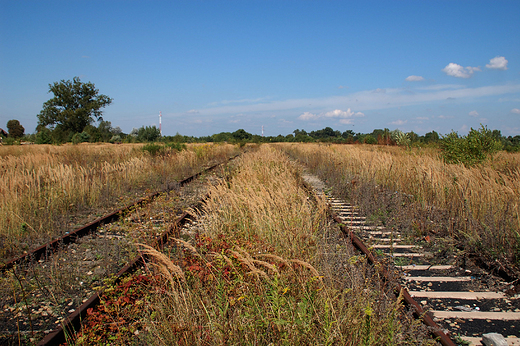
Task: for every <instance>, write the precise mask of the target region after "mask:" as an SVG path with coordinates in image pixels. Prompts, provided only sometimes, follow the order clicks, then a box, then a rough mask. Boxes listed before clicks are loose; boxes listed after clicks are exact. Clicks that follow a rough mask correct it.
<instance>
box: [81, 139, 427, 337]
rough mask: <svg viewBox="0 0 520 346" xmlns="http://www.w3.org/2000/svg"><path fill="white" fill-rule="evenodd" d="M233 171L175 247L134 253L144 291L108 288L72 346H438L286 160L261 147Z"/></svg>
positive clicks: (212, 192)
mask: <svg viewBox="0 0 520 346" xmlns="http://www.w3.org/2000/svg"><path fill="white" fill-rule="evenodd" d="M236 167H237V169H236V170H235V171H234V172H233V174H232V177H231V178H230V179H229V180H227V181H224V182H222V184H220V185H217V186H215V187H211V188H210V190H209V197H208V198H207V199H206V200H205V202H204V204H203V206H202V207H201V210H200V211H199V212H198V215H199V218H198V222H197V224H195V225H192V227H190V228H186V229H183V230H182V231H181V234H180V238H179V239H178V240H177V245H176V246H172V247H170V248H169V249H167V250H166V251H165V252H157V251H156V250H154V249H151V248H149V247H142V248H141V251H143V252H144V253H147V254H148V255H150V256H152V257H154V258H155V259H156V261H155V264H154V265H153V266H152V267H153V268H155V269H154V270H152V272H150V273H148V272H145V273H141V274H140V275H145V276H146V277H147V278H148V279H147V280H148V284H147V285H145V286H144V287H146V288H143V286H141V285H136V286H134V285H133V283H136V282H143V281H145V280H144V279H142V278H141V277H140V276H138V275H136V276H133V277H131V278H129V279H128V281H126V283H125V285H126V286H125V285H123V286H121V285H119V286H117V287H113V289H111V290H110V292H108V294H107V295H106V296H104V297H102V300H104V301H105V304H102V305H101V306H100V307H99V308H98V309H95V310H92V311H90V317H89V319H87V320H86V321H85V324H84V328H83V329H82V331H81V332H80V333H79V334H78V335H76V338H75V343H76V344H80V345H82V344H85V345H86V344H89V340H96V343H98V344H104V343H106V342H112V343H116V344H117V343H119V341H118V340H121V341H120V343H121V344H125V343H126V342H129V341H130V340H131V342H132V343H134V344H153V345H171V344H180V345H216V344H219V345H220V344H228V345H244V344H251V345H254V344H255V345H256V344H287V345H296V344H298V345H301V344H303V345H311V344H312V345H320V344H341V345H396V344H409V345H418V344H432V343H433V341H432V340H430V339H429V338H428V336H427V332H426V330H424V327H423V326H422V325H421V324H420V323H418V322H417V321H416V320H415V319H413V318H411V316H410V315H409V314H407V313H406V312H405V311H404V310H403V308H402V306H401V304H400V303H399V301H398V300H396V298H397V297H395V296H394V294H393V292H391V289H390V288H389V287H387V286H386V285H385V284H384V282H383V281H382V280H381V279H380V276H379V273H378V271H377V270H378V269H377V268H374V267H372V266H370V265H368V264H367V263H366V259H365V257H364V256H358V255H356V253H355V252H354V251H353V248H352V246H351V245H350V244H349V242H348V241H347V240H346V239H345V238H344V237H343V236H342V235H341V232H340V231H339V229H338V227H337V226H333V225H332V224H331V223H330V221H329V218H328V214H327V208H326V203H325V201H324V200H323V199H321V198H319V197H317V196H313V198H309V194H308V191H307V190H306V189H305V188H304V187H303V184H302V182H301V177H300V172H299V171H298V169H297V168H296V167H295V166H294V165H292V164H291V163H290V162H289V161H288V159H287V157H286V156H285V155H284V154H282V153H281V152H280V151H278V150H275V149H273V147H271V146H266V145H263V146H261V147H260V149H259V150H258V151H257V152H254V153H248V154H244V155H243V156H242V157H241V158H240V159H239V162H238V163H237V166H236ZM128 287H131V289H132V292H136V290H138V291H139V292H143V294H142V295H138V298H136V296H135V295H133V296H131V295H129V294H127V293H125V290H126V292H128V291H130V288H128ZM137 300H138V301H139V302H137ZM125 301H131V302H133V303H134V306H135V304H137V305H138V306H140V307H142V308H141V309H139V311H136V310H135V309H132V305H129V304H124V302H125ZM117 321H125V323H122V324H117V323H114V322H117ZM98 322H99V323H100V324H99V323H98ZM103 326H104V327H103Z"/></svg>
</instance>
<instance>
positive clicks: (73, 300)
mask: <svg viewBox="0 0 520 346" xmlns="http://www.w3.org/2000/svg"><path fill="white" fill-rule="evenodd" d="M218 166H219V165H214V166H212V167H210V168H208V169H206V170H204V171H202V172H201V173H198V174H195V175H194V176H191V177H189V178H187V179H185V180H184V181H182V182H180V183H179V184H178V185H177V187H176V188H173V189H172V190H170V191H165V192H158V193H154V194H152V195H149V196H147V197H145V198H144V199H141V200H139V201H137V202H135V203H132V204H131V205H130V206H128V207H127V208H125V210H120V211H118V212H115V213H111V214H110V215H107V216H106V217H103V218H100V219H99V220H96V221H94V222H92V223H91V224H89V225H87V226H85V227H82V228H80V229H78V230H77V231H75V232H71V233H70V234H67V235H65V236H64V237H61V238H59V239H57V240H56V241H54V242H51V243H49V244H47V245H44V246H41V247H40V248H39V249H36V250H34V251H31V252H29V253H28V254H27V255H25V256H21V257H19V258H17V259H14V260H12V261H10V262H9V263H8V264H7V265H5V266H4V267H3V268H2V272H3V273H2V276H1V277H0V280H1V284H0V287H1V290H2V292H1V294H0V296H1V298H0V303H1V304H0V308H1V309H0V326H1V328H0V345H19V344H35V343H37V342H38V340H41V339H42V338H45V336H46V335H50V334H52V333H53V331H54V330H56V328H59V329H61V326H62V321H63V320H64V319H65V317H67V316H68V315H70V314H72V315H73V314H74V313H75V312H76V310H77V308H78V307H79V306H80V305H81V304H83V303H85V302H87V301H88V300H89V298H91V299H92V296H93V294H94V293H95V291H96V289H97V287H100V286H103V280H104V278H106V277H107V276H109V275H113V274H115V273H116V272H117V271H119V270H120V269H121V267H122V266H124V265H125V264H126V263H127V262H128V261H129V260H131V259H132V258H134V257H135V256H136V254H137V253H136V252H135V247H134V245H133V243H134V242H141V243H144V244H147V243H151V242H153V240H155V239H157V238H158V236H160V235H161V234H162V233H163V230H164V229H165V228H167V225H168V224H171V223H173V222H174V221H175V220H176V219H177V218H179V217H180V216H181V214H182V213H183V210H184V209H186V208H187V207H190V206H193V205H194V203H196V202H197V201H199V200H200V199H201V198H202V196H203V195H204V194H205V193H206V186H207V184H212V183H216V182H217V181H218V180H219V179H220V177H222V174H224V171H223V170H218V169H216V168H217V167H218ZM83 317H84V316H83ZM83 317H82V318H83ZM62 341H63V340H62ZM54 343H55V340H54V341H51V342H50V343H49V344H54Z"/></svg>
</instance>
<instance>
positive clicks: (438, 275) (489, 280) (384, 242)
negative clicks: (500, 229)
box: [328, 197, 520, 345]
mask: <svg viewBox="0 0 520 346" xmlns="http://www.w3.org/2000/svg"><path fill="white" fill-rule="evenodd" d="M328 198H329V200H330V203H331V205H332V208H333V210H334V211H335V213H336V214H337V220H338V222H341V223H342V229H343V231H344V232H345V233H346V234H347V236H349V237H352V238H357V239H356V240H355V241H354V242H360V243H364V244H366V245H361V247H364V249H363V250H362V251H363V252H365V253H367V254H368V253H371V254H372V255H371V256H374V255H373V254H376V255H377V257H379V258H380V261H382V262H386V263H388V262H390V263H391V267H393V268H395V270H396V271H397V273H398V277H400V285H399V286H397V287H399V288H401V287H404V288H406V290H407V291H408V293H409V296H410V297H411V298H413V301H412V300H410V301H409V302H406V303H407V304H414V305H415V308H416V310H417V315H418V316H419V317H420V318H422V319H423V321H424V322H425V323H427V324H428V325H429V326H431V327H432V328H433V333H434V335H435V337H437V338H438V339H439V340H440V341H441V343H442V344H443V345H451V344H452V343H450V342H456V343H458V344H459V343H460V344H463V343H464V342H465V344H470V345H481V344H485V345H490V343H489V341H487V340H488V338H489V335H490V334H493V333H495V334H500V335H501V336H502V337H503V339H502V338H501V337H500V336H498V335H495V336H492V337H495V338H497V339H495V340H502V341H504V342H507V344H508V345H520V339H519V337H520V328H519V327H520V323H519V322H520V299H519V298H520V296H519V295H518V294H515V293H514V292H513V294H511V293H509V294H508V293H507V292H509V291H511V287H513V286H514V284H516V281H513V282H507V281H504V279H503V278H500V277H496V276H494V275H492V274H490V273H489V272H487V271H485V270H484V269H482V268H479V267H478V266H476V265H475V264H473V263H469V262H470V261H466V260H465V259H464V258H459V257H458V256H456V255H452V256H442V257H438V256H435V255H434V253H433V252H434V251H435V250H438V249H436V248H435V244H432V242H434V241H433V240H432V239H430V237H429V236H427V238H426V239H419V241H417V240H418V239H406V238H405V237H404V236H403V235H402V234H401V233H400V232H399V231H396V230H393V229H386V228H385V227H382V226H376V225H369V224H368V223H367V222H366V219H365V217H362V216H360V215H359V213H358V212H357V211H356V208H355V206H352V205H350V204H349V203H346V202H345V201H343V200H340V199H336V198H334V197H328ZM358 237H359V238H358ZM360 239H361V240H360ZM361 247H360V248H361ZM374 261H377V260H376V259H375V258H374ZM432 322H434V324H433V323H432ZM446 336H448V338H446ZM483 339H486V341H487V342H488V343H482V342H483ZM495 342H496V341H495ZM494 344H496V343H494Z"/></svg>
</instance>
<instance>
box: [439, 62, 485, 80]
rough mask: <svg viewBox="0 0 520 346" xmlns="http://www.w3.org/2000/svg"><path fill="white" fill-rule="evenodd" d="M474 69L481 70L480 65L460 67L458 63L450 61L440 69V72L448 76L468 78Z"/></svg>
mask: <svg viewBox="0 0 520 346" xmlns="http://www.w3.org/2000/svg"><path fill="white" fill-rule="evenodd" d="M475 71H481V69H480V67H471V66H468V67H462V66H460V65H459V64H455V63H452V62H450V63H449V64H448V65H447V66H446V67H445V68H443V69H442V72H444V73H446V74H447V75H448V76H452V77H457V78H469V77H471V76H472V75H473V73H474V72H475Z"/></svg>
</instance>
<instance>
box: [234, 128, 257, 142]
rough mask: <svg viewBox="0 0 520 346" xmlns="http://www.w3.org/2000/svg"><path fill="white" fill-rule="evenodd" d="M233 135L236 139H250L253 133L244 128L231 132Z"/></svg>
mask: <svg viewBox="0 0 520 346" xmlns="http://www.w3.org/2000/svg"><path fill="white" fill-rule="evenodd" d="M231 136H233V138H234V139H236V140H239V141H241V140H249V139H251V138H253V135H252V134H250V133H249V132H246V131H245V130H244V129H240V130H236V131H235V132H233V133H232V134H231Z"/></svg>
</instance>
